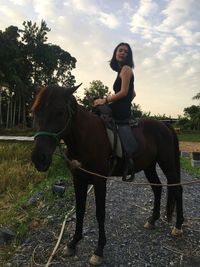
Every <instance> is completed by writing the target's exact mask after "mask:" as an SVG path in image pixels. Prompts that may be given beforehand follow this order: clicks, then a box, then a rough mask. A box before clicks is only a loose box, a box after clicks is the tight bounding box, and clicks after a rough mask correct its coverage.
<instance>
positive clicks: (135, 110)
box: [131, 103, 143, 118]
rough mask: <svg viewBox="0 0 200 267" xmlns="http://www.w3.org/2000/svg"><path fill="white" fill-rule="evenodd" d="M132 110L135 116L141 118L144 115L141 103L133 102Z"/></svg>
mask: <svg viewBox="0 0 200 267" xmlns="http://www.w3.org/2000/svg"><path fill="white" fill-rule="evenodd" d="M131 111H132V114H133V116H134V118H140V117H142V115H143V112H142V109H141V107H140V105H139V104H135V103H133V104H132V106H131Z"/></svg>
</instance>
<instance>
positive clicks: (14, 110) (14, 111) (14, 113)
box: [12, 97, 17, 127]
mask: <svg viewBox="0 0 200 267" xmlns="http://www.w3.org/2000/svg"><path fill="white" fill-rule="evenodd" d="M16 105H17V99H16V97H15V102H14V107H13V119H12V127H15V121H16V119H15V118H16Z"/></svg>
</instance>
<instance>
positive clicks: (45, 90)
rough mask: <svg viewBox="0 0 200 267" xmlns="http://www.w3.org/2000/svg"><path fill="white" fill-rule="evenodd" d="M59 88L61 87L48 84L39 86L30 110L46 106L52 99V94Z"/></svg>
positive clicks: (33, 111) (33, 110)
mask: <svg viewBox="0 0 200 267" xmlns="http://www.w3.org/2000/svg"><path fill="white" fill-rule="evenodd" d="M59 88H61V87H60V86H56V85H49V86H47V87H41V88H39V89H38V93H37V94H36V97H35V100H34V102H33V105H32V107H31V112H32V113H35V111H36V110H37V109H39V108H42V107H44V106H48V105H49V104H50V103H51V102H52V101H53V99H54V95H55V93H56V92H57V91H58V89H59Z"/></svg>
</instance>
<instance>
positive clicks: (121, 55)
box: [116, 45, 128, 63]
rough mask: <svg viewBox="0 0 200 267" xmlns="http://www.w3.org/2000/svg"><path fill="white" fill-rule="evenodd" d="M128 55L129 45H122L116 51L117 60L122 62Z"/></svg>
mask: <svg viewBox="0 0 200 267" xmlns="http://www.w3.org/2000/svg"><path fill="white" fill-rule="evenodd" d="M127 56H128V47H127V45H120V46H119V47H118V48H117V51H116V60H117V61H118V62H120V63H121V62H124V60H125V59H126V57H127Z"/></svg>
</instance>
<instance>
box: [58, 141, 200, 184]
mask: <svg viewBox="0 0 200 267" xmlns="http://www.w3.org/2000/svg"><path fill="white" fill-rule="evenodd" d="M58 146H59V150H60V154H61V156H62V157H63V158H64V160H65V161H66V162H67V163H68V164H69V165H70V166H72V167H73V168H77V169H79V170H82V171H84V172H85V173H88V174H91V175H94V176H97V177H99V178H103V179H107V180H108V179H109V178H111V177H110V176H105V175H101V174H99V173H95V172H91V171H89V170H86V169H84V168H82V167H81V166H79V165H80V164H79V165H78V164H74V163H73V160H70V159H69V158H68V157H67V155H66V153H65V152H64V149H63V148H62V145H61V144H60V143H59V145H58ZM113 177H115V178H119V176H112V178H113ZM131 184H132V185H138V186H166V187H172V186H180V185H184V186H185V185H186V186H187V185H193V184H200V179H198V180H192V181H190V182H183V183H175V184H166V183H161V184H156V183H149V182H146V183H145V182H144V183H136V182H134V183H133V182H132V183H131Z"/></svg>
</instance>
